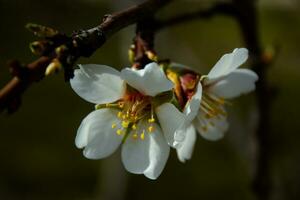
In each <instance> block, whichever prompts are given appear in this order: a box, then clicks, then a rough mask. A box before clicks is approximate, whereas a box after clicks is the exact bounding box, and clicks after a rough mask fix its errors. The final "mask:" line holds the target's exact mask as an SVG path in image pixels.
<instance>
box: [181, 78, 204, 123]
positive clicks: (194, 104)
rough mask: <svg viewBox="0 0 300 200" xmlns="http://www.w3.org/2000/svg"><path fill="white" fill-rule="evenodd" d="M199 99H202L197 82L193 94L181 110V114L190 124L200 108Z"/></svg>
mask: <svg viewBox="0 0 300 200" xmlns="http://www.w3.org/2000/svg"><path fill="white" fill-rule="evenodd" d="M201 98H202V85H201V83H200V81H199V83H198V85H197V89H196V92H195V94H194V95H193V96H192V98H191V99H190V100H189V101H188V102H187V104H186V105H185V108H184V110H183V113H184V114H185V115H186V116H187V120H188V121H190V122H192V121H193V119H194V118H195V117H196V115H197V113H198V111H199V108H200V102H201Z"/></svg>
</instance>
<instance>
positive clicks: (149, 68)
mask: <svg viewBox="0 0 300 200" xmlns="http://www.w3.org/2000/svg"><path fill="white" fill-rule="evenodd" d="M121 76H122V78H123V79H124V80H125V81H126V82H127V83H128V84H129V85H130V86H132V87H133V88H135V89H137V90H138V91H140V92H141V93H143V94H145V95H148V96H155V95H157V94H159V93H161V92H165V91H168V90H171V89H172V88H173V83H172V82H171V81H170V80H169V79H168V78H167V77H166V75H165V73H164V72H163V70H162V69H161V68H160V67H159V66H158V65H157V64H156V63H154V62H153V63H150V64H148V65H146V66H145V68H144V69H141V70H134V69H130V68H126V69H123V70H122V71H121Z"/></svg>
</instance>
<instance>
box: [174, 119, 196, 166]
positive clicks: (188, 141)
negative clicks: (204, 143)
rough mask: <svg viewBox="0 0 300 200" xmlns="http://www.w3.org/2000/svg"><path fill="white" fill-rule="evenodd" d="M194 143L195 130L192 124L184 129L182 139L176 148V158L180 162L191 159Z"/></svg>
mask: <svg viewBox="0 0 300 200" xmlns="http://www.w3.org/2000/svg"><path fill="white" fill-rule="evenodd" d="M195 143H196V130H195V128H194V126H193V125H190V126H189V127H188V128H187V130H186V136H185V139H184V141H183V142H182V143H181V144H180V145H179V146H178V147H177V148H176V150H177V156H178V159H179V160H180V161H181V162H183V163H184V162H185V161H186V160H189V159H191V157H192V154H193V150H194V146H195Z"/></svg>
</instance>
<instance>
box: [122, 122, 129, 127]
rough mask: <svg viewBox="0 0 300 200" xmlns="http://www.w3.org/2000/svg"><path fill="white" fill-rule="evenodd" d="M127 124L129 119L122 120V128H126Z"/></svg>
mask: <svg viewBox="0 0 300 200" xmlns="http://www.w3.org/2000/svg"><path fill="white" fill-rule="evenodd" d="M128 126H129V121H126V120H125V121H122V127H123V128H128Z"/></svg>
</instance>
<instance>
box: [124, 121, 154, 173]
mask: <svg viewBox="0 0 300 200" xmlns="http://www.w3.org/2000/svg"><path fill="white" fill-rule="evenodd" d="M143 130H147V126H146V122H143V121H140V122H139V123H138V129H137V133H138V134H140V133H142V131H143ZM132 135H133V132H131V133H129V135H128V137H127V138H126V140H125V143H124V144H123V145H122V152H121V154H122V162H123V165H124V167H125V169H126V170H127V171H129V172H131V173H133V174H143V173H144V171H145V170H146V169H147V168H148V166H149V165H150V160H149V151H150V148H151V146H150V137H149V134H147V133H145V134H144V140H142V139H140V135H139V137H138V138H133V136H132Z"/></svg>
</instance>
